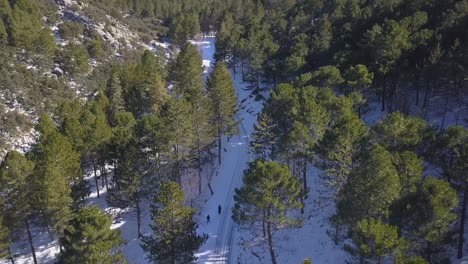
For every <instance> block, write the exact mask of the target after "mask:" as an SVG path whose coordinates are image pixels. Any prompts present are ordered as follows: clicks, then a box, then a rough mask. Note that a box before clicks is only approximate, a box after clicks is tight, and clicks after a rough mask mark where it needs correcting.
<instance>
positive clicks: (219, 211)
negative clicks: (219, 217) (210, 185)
mask: <svg viewBox="0 0 468 264" xmlns="http://www.w3.org/2000/svg"><path fill="white" fill-rule="evenodd" d="M218 214H221V205H218Z"/></svg>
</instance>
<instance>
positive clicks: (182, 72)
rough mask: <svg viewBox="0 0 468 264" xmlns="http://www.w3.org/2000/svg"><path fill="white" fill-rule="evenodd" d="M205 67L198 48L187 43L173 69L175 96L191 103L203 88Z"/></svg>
mask: <svg viewBox="0 0 468 264" xmlns="http://www.w3.org/2000/svg"><path fill="white" fill-rule="evenodd" d="M202 74H203V67H202V59H201V55H200V53H199V52H198V50H197V48H196V47H195V46H194V45H192V44H190V43H187V44H185V45H184V46H183V47H182V49H181V50H180V52H179V54H178V55H177V58H176V59H175V62H174V64H173V65H172V69H171V79H172V81H173V82H174V91H175V94H176V95H177V96H179V97H184V98H186V99H188V100H189V101H190V102H193V101H192V100H194V99H193V98H192V97H193V96H194V95H196V94H197V93H198V92H199V91H200V90H201V89H202V87H203V79H202Z"/></svg>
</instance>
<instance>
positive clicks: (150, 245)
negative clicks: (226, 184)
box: [142, 182, 208, 264]
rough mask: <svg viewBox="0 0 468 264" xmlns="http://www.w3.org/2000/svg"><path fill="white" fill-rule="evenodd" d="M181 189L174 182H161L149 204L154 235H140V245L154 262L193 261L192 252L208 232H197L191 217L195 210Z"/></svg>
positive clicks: (197, 247) (168, 263)
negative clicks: (186, 200) (189, 205)
mask: <svg viewBox="0 0 468 264" xmlns="http://www.w3.org/2000/svg"><path fill="white" fill-rule="evenodd" d="M184 196H185V195H184V192H183V191H182V190H181V188H180V186H179V185H178V184H177V183H175V182H167V183H163V184H161V187H160V189H159V191H158V193H157V195H156V196H155V199H154V201H153V203H152V205H151V217H152V221H153V224H152V225H151V229H152V230H153V235H152V236H148V237H143V245H142V248H143V250H145V251H146V252H147V253H148V259H149V260H150V261H152V262H154V263H167V264H175V263H192V262H194V261H196V259H197V258H196V257H195V256H194V253H195V251H196V250H198V249H199V248H200V246H201V245H202V244H203V243H205V241H206V239H207V238H208V237H207V235H202V236H200V235H198V234H197V231H196V229H197V224H196V223H195V222H194V221H193V219H192V217H193V215H194V214H195V210H194V209H192V208H190V207H188V206H185V204H184V203H185V197H184Z"/></svg>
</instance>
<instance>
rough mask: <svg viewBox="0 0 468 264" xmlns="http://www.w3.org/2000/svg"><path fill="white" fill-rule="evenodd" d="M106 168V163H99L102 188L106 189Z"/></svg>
mask: <svg viewBox="0 0 468 264" xmlns="http://www.w3.org/2000/svg"><path fill="white" fill-rule="evenodd" d="M105 169H106V167H105V165H102V164H101V165H99V172H100V174H101V188H103V189H104V186H105V179H104V170H105Z"/></svg>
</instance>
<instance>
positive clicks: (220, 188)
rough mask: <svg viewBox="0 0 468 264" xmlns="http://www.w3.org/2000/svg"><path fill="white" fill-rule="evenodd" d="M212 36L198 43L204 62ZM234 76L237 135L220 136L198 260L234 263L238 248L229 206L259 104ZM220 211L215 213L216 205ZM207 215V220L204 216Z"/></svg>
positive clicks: (244, 163)
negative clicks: (220, 150) (219, 158)
mask: <svg viewBox="0 0 468 264" xmlns="http://www.w3.org/2000/svg"><path fill="white" fill-rule="evenodd" d="M214 41H215V39H214V38H208V39H204V41H202V42H199V43H198V45H199V47H200V50H201V52H202V57H203V61H204V65H206V66H208V65H210V63H208V62H209V61H211V59H212V57H213V54H214ZM240 79H241V78H240V76H235V78H234V84H235V87H236V90H237V96H238V100H239V102H242V104H240V106H239V107H240V111H239V115H238V117H239V118H240V119H241V120H242V123H241V124H240V125H239V132H240V133H239V135H236V136H234V137H232V138H230V140H229V142H228V141H227V139H226V138H225V137H223V143H222V144H223V148H224V149H225V150H223V153H222V162H221V165H220V167H219V168H218V169H217V171H216V174H215V176H214V177H213V180H212V187H213V190H214V194H213V196H211V197H209V199H208V200H207V201H206V202H205V203H204V204H203V207H202V208H201V214H200V217H199V228H198V232H199V233H206V234H208V236H209V238H208V240H207V241H206V243H205V244H204V245H203V246H202V247H201V249H200V250H199V252H198V253H197V254H196V256H197V257H198V261H197V262H198V263H203V264H212V263H233V262H234V260H235V258H236V256H234V254H232V253H231V252H233V251H237V250H236V247H237V243H236V241H237V240H236V235H237V232H236V228H235V224H234V223H233V221H232V218H231V208H232V207H233V205H234V199H233V196H234V190H235V188H237V187H239V186H241V184H242V174H243V171H244V170H245V169H246V168H247V162H248V161H249V159H250V155H249V153H248V146H249V141H250V134H251V132H252V130H253V125H254V123H255V121H256V116H257V113H258V112H259V111H260V109H261V107H262V103H261V101H255V100H254V97H253V96H251V93H250V91H246V90H244V88H245V84H244V83H242V82H241V81H240ZM219 205H220V206H221V208H222V210H221V214H218V206H219ZM207 215H210V223H207V220H206V216H207Z"/></svg>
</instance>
